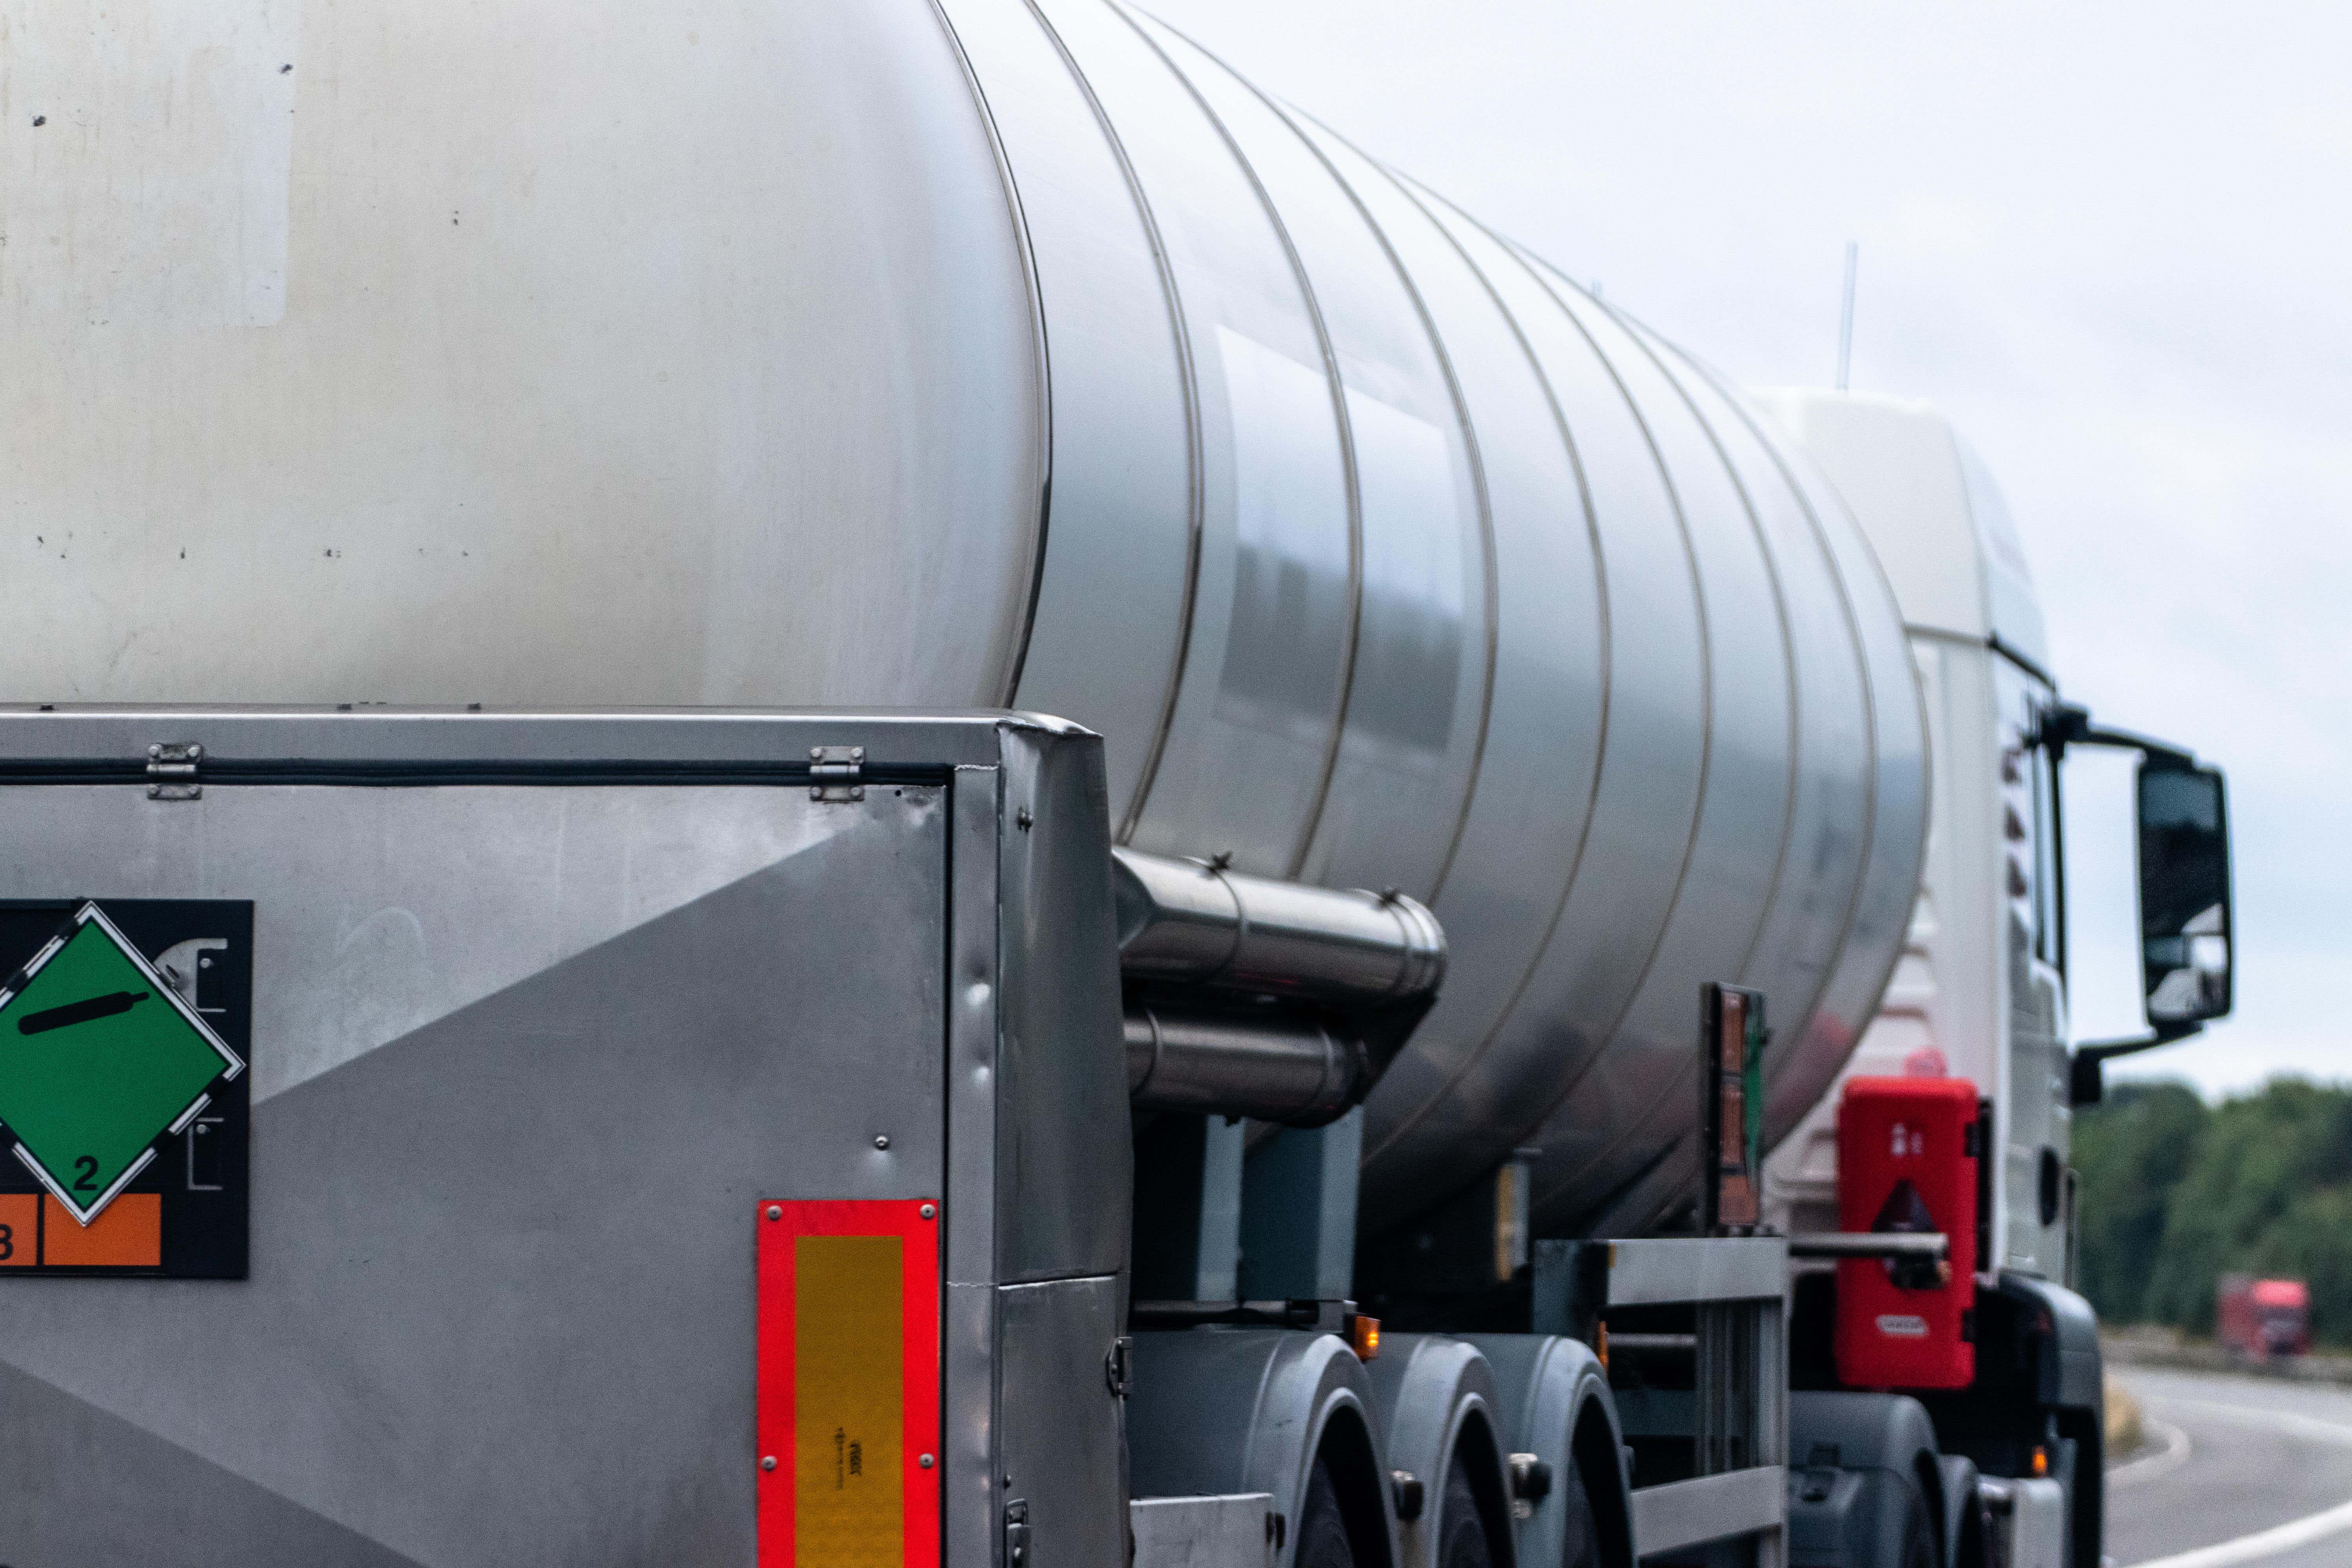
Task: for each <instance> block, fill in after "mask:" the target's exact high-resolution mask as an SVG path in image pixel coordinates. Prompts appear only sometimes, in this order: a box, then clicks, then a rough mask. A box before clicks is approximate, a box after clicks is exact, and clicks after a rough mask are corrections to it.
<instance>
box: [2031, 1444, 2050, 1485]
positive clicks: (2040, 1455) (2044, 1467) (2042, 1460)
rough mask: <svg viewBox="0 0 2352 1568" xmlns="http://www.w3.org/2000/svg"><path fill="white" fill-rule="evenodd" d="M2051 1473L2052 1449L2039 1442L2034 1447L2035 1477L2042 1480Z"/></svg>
mask: <svg viewBox="0 0 2352 1568" xmlns="http://www.w3.org/2000/svg"><path fill="white" fill-rule="evenodd" d="M2049 1474H2050V1450H2049V1449H2047V1448H2044V1447H2041V1446H2040V1445H2039V1444H2036V1445H2035V1446H2034V1449H2033V1479H2035V1480H2037V1481H2038V1480H2041V1479H2044V1478H2045V1477H2047V1476H2048V1475H2049Z"/></svg>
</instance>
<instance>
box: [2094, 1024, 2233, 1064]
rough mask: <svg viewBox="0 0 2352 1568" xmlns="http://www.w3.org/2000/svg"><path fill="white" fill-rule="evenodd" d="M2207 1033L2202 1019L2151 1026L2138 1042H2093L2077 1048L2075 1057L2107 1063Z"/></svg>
mask: <svg viewBox="0 0 2352 1568" xmlns="http://www.w3.org/2000/svg"><path fill="white" fill-rule="evenodd" d="M2204 1032H2205V1024H2204V1021H2203V1020H2202V1019H2199V1020H2197V1021H2194V1022H2188V1023H2164V1024H2153V1025H2150V1026H2149V1032H2148V1033H2147V1034H2146V1035H2143V1036H2141V1037H2139V1038H2137V1039H2136V1040H2093V1041H2090V1042H2089V1043H2087V1044H2085V1045H2080V1046H2076V1047H2074V1055H2075V1056H2076V1057H2078V1058H2081V1057H2090V1058H2094V1059H2095V1060H2097V1061H2105V1060H2106V1059H2107V1058H2109V1057H2128V1056H2133V1055H2135V1054H2137V1053H2138V1052H2140V1051H2152V1050H2154V1049H2156V1047H2158V1046H2168V1045H2170V1044H2172V1043H2173V1042H2174V1041H2175V1040H2185V1039H2187V1038H2188V1037H2189V1036H2191V1035H2201V1034H2203V1033H2204Z"/></svg>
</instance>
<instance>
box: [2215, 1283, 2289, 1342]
mask: <svg viewBox="0 0 2352 1568" xmlns="http://www.w3.org/2000/svg"><path fill="white" fill-rule="evenodd" d="M2216 1290H2217V1295H2216V1300H2215V1302H2214V1312H2213V1330H2214V1335H2215V1337H2216V1338H2218V1339H2219V1340H2220V1341H2221V1348H2222V1349H2224V1350H2226V1351H2228V1352H2230V1353H2231V1355H2235V1356H2243V1357H2246V1358H2248V1359H2250V1360H2254V1361H2268V1360H2270V1359H2271V1358H2273V1357H2274V1356H2294V1355H2302V1354H2304V1353H2305V1352H2307V1351H2309V1350H2310V1349H2311V1287H2310V1286H2308V1285H2306V1284H2305V1283H2304V1282H2303V1281H2302V1280H2300V1279H2255V1278H2254V1277H2253V1276H2252V1275H2251V1274H2224V1275H2222V1276H2221V1282H2220V1284H2219V1285H2218V1286H2217V1287H2216Z"/></svg>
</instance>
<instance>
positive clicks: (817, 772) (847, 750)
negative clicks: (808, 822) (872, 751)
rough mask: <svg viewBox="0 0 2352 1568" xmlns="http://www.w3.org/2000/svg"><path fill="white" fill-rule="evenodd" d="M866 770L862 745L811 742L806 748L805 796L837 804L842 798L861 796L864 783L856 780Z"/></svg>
mask: <svg viewBox="0 0 2352 1568" xmlns="http://www.w3.org/2000/svg"><path fill="white" fill-rule="evenodd" d="M865 771H866V748H865V747H863V746H811V747H810V748H809V777H810V778H811V779H812V780H813V781H814V782H813V783H811V784H810V785H809V798H810V799H811V800H814V801H824V802H828V803H832V804H835V805H839V804H841V803H843V802H845V801H853V800H864V799H865V798H866V786H865V785H864V784H860V783H858V779H859V777H860V775H862V774H863V773H865Z"/></svg>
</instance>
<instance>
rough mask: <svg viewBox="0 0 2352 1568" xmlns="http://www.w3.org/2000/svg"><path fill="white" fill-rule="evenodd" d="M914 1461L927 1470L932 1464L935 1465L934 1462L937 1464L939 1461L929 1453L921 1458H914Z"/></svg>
mask: <svg viewBox="0 0 2352 1568" xmlns="http://www.w3.org/2000/svg"><path fill="white" fill-rule="evenodd" d="M915 1462H916V1463H917V1464H919V1465H920V1466H922V1467H923V1468H925V1469H927V1470H928V1469H929V1468H931V1467H932V1466H933V1465H936V1464H938V1463H939V1461H938V1460H937V1459H934V1458H931V1457H930V1456H929V1454H925V1455H924V1456H923V1457H922V1458H919V1459H918V1460H916V1461H915Z"/></svg>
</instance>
